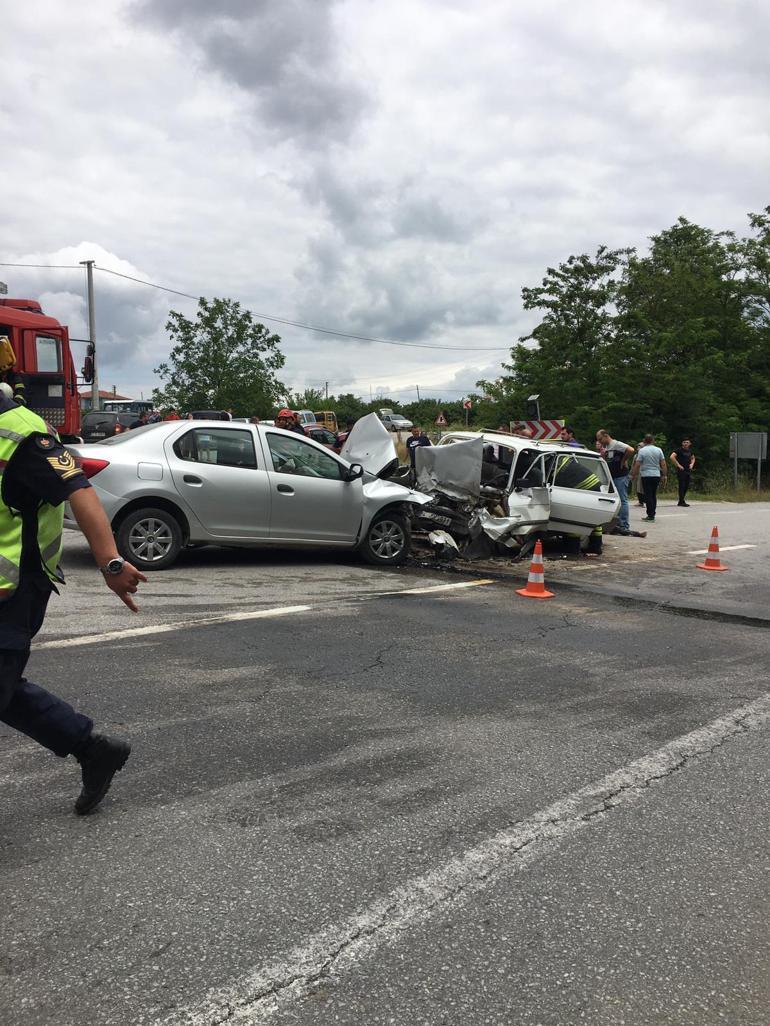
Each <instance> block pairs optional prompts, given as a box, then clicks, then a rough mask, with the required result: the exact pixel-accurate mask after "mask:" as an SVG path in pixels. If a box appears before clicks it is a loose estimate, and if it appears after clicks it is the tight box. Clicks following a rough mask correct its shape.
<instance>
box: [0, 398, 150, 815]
mask: <svg viewBox="0 0 770 1026" xmlns="http://www.w3.org/2000/svg"><path fill="white" fill-rule="evenodd" d="M65 501H69V503H70V506H71V508H72V512H73V515H74V516H75V519H76V520H77V522H78V524H79V526H80V528H81V530H82V531H83V534H84V535H85V537H86V539H87V541H88V544H89V545H90V547H91V552H92V553H93V555H94V558H95V560H96V563H97V565H98V566H99V568H100V570H101V571H102V574H103V575H104V580H105V583H106V584H107V586H108V587H109V588H110V589H111V590H112V591H114V592H115V594H116V595H118V597H119V598H121V599H122V600H123V602H125V604H126V605H127V606H128V607H129V609H132V610H133V611H134V612H136V609H137V607H136V605H135V604H134V600H133V598H132V596H133V595H134V594H135V593H136V590H137V585H138V583H139V581H144V580H146V578H145V577H144V576H143V575H142V574H141V573H139V571H138V570H136V569H135V568H134V567H133V566H131V564H130V563H126V562H124V561H123V560H122V559H121V558H120V557H119V556H118V553H117V549H116V547H115V540H114V538H113V535H112V529H111V527H110V524H109V521H108V520H107V516H106V514H105V512H104V510H103V509H102V505H101V503H100V502H99V500H98V498H97V497H96V493H95V492H94V490H93V489H92V488H91V486H90V485H89V483H88V481H87V479H86V477H85V475H84V474H83V472H82V471H81V470H80V468H79V467H78V466H77V464H76V463H75V460H74V459H73V457H72V455H71V453H69V452H68V451H67V449H65V448H64V446H63V445H62V444H61V442H60V441H59V439H58V437H57V436H56V434H55V433H54V432H53V430H52V429H50V428H49V427H48V426H47V425H46V423H45V421H43V420H41V418H40V417H38V416H37V414H35V413H33V412H32V411H31V410H27V409H25V408H24V407H23V406H19V405H18V404H17V403H16V402H14V400H13V399H12V398H10V397H9V396H8V394H7V391H6V390H5V389H0V720H2V722H3V723H7V724H8V725H9V726H11V727H13V728H14V729H15V730H19V731H21V732H22V733H23V734H26V735H27V736H28V737H31V738H32V739H33V740H34V741H37V742H38V743H39V744H41V745H43V746H44V747H45V748H48V749H49V750H50V751H52V752H54V754H56V755H59V756H61V757H64V756H67V755H72V756H74V757H75V758H76V759H77V761H78V762H79V763H80V768H81V774H82V781H83V784H82V789H81V792H80V795H79V796H78V799H77V801H76V802H75V812H77V813H78V814H79V815H84V814H85V813H88V812H91V811H92V810H93V809H95V808H96V806H97V805H98V804H99V802H100V801H101V800H102V798H103V797H104V795H105V794H106V793H107V790H108V789H109V786H110V783H111V782H112V778H113V777H114V775H115V773H117V771H118V770H119V769H122V767H123V765H124V764H125V762H126V759H127V758H128V756H129V753H130V751H131V746H130V745H129V744H128V742H126V741H122V740H120V739H117V738H111V737H106V736H104V735H101V734H96V733H94V730H93V722H92V721H91V720H90V719H89V718H88V717H87V716H84V715H83V714H82V713H80V712H76V711H75V709H73V708H72V706H71V705H69V704H68V703H67V702H65V701H63V700H62V699H60V698H57V697H56V695H52V694H50V693H49V692H48V691H45V690H44V689H43V688H41V687H39V686H38V685H37V684H34V683H33V682H32V681H29V680H27V679H26V678H25V677H24V668H25V666H26V664H27V660H28V658H29V650H30V643H31V641H32V638H33V637H34V636H35V634H37V632H38V631H39V630H40V627H41V625H42V623H43V619H44V617H45V611H46V606H47V605H48V599H49V598H50V595H51V592H52V591H56V584H57V582H59V583H61V582H63V577H62V574H61V570H60V569H59V557H60V555H61V549H62V526H63V519H64V502H65Z"/></svg>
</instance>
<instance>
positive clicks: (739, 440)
mask: <svg viewBox="0 0 770 1026" xmlns="http://www.w3.org/2000/svg"><path fill="white" fill-rule="evenodd" d="M736 457H737V458H738V459H739V460H755V459H757V458H759V459H762V460H766V459H767V432H766V431H731V432H730V458H731V459H736Z"/></svg>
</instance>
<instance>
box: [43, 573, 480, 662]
mask: <svg viewBox="0 0 770 1026" xmlns="http://www.w3.org/2000/svg"><path fill="white" fill-rule="evenodd" d="M496 583H497V582H496V581H492V580H478V581H460V582H458V583H456V584H438V585H435V586H433V587H429V588H402V589H400V590H398V591H378V592H375V593H374V596H371V595H369V596H363V597H364V598H371V597H375V598H383V597H387V596H390V595H428V594H431V593H432V592H443V591H460V590H462V589H463V588H478V587H479V586H480V585H484V584H496ZM314 608H316V607H314V606H312V605H311V606H276V607H274V608H272V609H254V610H248V611H245V612H239V613H222V614H221V615H219V616H204V617H199V618H197V619H192V620H177V621H175V622H174V623H156V624H147V626H145V627H129V628H127V629H125V630H119V631H105V632H104V633H102V634H79V635H77V637H74V638H59V639H56V640H52V641H43V642H41V643H40V644H39V645H35V651H36V652H39V651H40V650H41V649H47V648H77V647H78V646H82V645H101V644H102V643H103V642H105V641H125V640H127V639H128V638H139V637H142V638H145V637H150V636H151V635H155V634H170V633H172V632H173V631H182V630H186V629H188V628H190V627H212V626H216V625H217V624H222V623H237V622H239V621H244V620H267V619H270V618H271V617H277V616H289V615H291V614H292V613H308V612H310V610H312V609H314Z"/></svg>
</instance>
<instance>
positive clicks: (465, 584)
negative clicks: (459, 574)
mask: <svg viewBox="0 0 770 1026" xmlns="http://www.w3.org/2000/svg"><path fill="white" fill-rule="evenodd" d="M496 583H497V582H496V581H492V580H487V579H486V578H484V579H483V580H480V581H461V582H459V583H458V584H436V585H434V586H433V587H432V588H405V589H404V590H403V591H381V592H379V594H380V595H430V594H431V593H432V592H436V591H458V590H459V589H460V588H478V587H480V586H481V585H482V584H496Z"/></svg>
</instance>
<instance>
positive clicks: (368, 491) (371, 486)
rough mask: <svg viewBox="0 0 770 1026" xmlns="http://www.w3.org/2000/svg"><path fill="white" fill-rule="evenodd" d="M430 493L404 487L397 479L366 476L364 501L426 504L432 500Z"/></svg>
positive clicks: (380, 504)
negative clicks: (426, 493) (384, 479)
mask: <svg viewBox="0 0 770 1026" xmlns="http://www.w3.org/2000/svg"><path fill="white" fill-rule="evenodd" d="M432 501H433V499H432V497H431V496H430V495H423V493H422V492H416V491H414V489H412V488H404V486H403V485H400V484H396V483H395V481H383V480H382V478H379V477H372V478H367V477H366V476H365V477H364V502H370V503H374V504H376V505H377V506H384V505H386V504H387V503H390V502H413V503H414V504H415V505H417V506H425V505H427V503H429V502H432Z"/></svg>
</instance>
